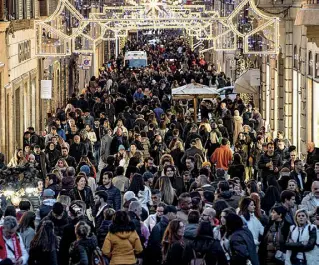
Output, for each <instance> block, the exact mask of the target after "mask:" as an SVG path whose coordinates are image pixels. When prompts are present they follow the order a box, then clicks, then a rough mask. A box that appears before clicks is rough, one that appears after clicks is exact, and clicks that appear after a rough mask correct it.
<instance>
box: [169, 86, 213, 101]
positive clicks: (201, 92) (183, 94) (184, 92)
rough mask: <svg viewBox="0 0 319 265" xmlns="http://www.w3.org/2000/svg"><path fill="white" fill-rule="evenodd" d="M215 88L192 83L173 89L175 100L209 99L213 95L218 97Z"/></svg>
mask: <svg viewBox="0 0 319 265" xmlns="http://www.w3.org/2000/svg"><path fill="white" fill-rule="evenodd" d="M218 94H219V93H218V92H217V89H216V88H215V87H209V86H205V85H202V84H197V83H192V84H188V85H185V86H181V87H177V88H174V89H172V96H173V98H180V99H182V98H184V99H190V98H209V97H211V96H213V95H218Z"/></svg>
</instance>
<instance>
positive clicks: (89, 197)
mask: <svg viewBox="0 0 319 265" xmlns="http://www.w3.org/2000/svg"><path fill="white" fill-rule="evenodd" d="M69 196H70V198H71V201H74V200H80V201H84V202H85V204H86V209H90V208H93V206H94V199H93V193H92V190H91V189H90V187H87V186H86V187H84V198H81V196H80V195H79V191H78V189H77V187H75V188H73V189H72V190H71V191H70V193H69Z"/></svg>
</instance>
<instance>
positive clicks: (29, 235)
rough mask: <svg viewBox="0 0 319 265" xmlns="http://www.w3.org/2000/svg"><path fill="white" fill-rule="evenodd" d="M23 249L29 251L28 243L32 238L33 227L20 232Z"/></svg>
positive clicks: (33, 233)
mask: <svg viewBox="0 0 319 265" xmlns="http://www.w3.org/2000/svg"><path fill="white" fill-rule="evenodd" d="M20 235H21V238H22V241H23V244H24V246H25V249H26V250H27V252H28V253H29V251H30V243H31V241H32V239H33V238H34V235H35V231H34V229H33V228H31V227H28V228H27V229H26V230H24V231H23V232H21V233H20Z"/></svg>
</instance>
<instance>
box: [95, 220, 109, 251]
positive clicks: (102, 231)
mask: <svg viewBox="0 0 319 265" xmlns="http://www.w3.org/2000/svg"><path fill="white" fill-rule="evenodd" d="M111 224H112V221H111V220H104V221H103V222H102V224H101V225H100V227H99V228H98V229H97V230H96V235H97V242H98V245H99V247H100V248H102V246H103V243H104V240H105V238H106V235H107V233H108V232H109V226H110V225H111Z"/></svg>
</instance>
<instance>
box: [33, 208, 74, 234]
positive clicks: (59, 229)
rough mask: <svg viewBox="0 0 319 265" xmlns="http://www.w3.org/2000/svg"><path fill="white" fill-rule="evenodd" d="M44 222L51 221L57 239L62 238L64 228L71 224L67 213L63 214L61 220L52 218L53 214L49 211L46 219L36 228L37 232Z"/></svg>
mask: <svg viewBox="0 0 319 265" xmlns="http://www.w3.org/2000/svg"><path fill="white" fill-rule="evenodd" d="M45 221H51V222H52V223H53V224H54V234H55V235H56V236H59V237H62V235H63V229H64V227H65V226H67V225H68V224H69V223H70V222H71V220H70V218H69V217H68V214H67V212H63V216H62V218H61V219H57V218H55V217H54V216H53V212H52V211H51V212H50V213H49V214H48V215H47V216H46V217H44V218H43V219H42V220H41V222H40V224H39V226H38V227H37V230H39V228H40V227H41V224H42V223H43V222H45Z"/></svg>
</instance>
